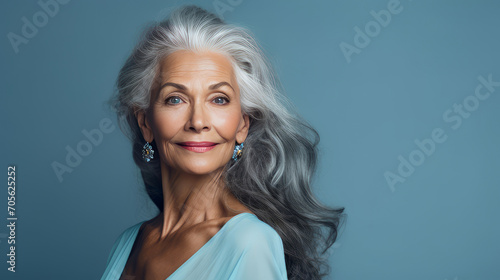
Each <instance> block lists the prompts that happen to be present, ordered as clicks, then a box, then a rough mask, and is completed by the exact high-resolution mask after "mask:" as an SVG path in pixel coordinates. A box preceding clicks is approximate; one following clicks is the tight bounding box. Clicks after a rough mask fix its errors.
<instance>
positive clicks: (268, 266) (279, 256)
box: [101, 213, 287, 280]
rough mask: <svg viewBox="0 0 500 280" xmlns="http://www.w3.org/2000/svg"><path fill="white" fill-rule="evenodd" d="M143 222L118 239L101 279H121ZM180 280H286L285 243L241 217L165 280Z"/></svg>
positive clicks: (259, 224) (251, 218) (268, 228)
mask: <svg viewBox="0 0 500 280" xmlns="http://www.w3.org/2000/svg"><path fill="white" fill-rule="evenodd" d="M142 223H144V221H143V222H140V223H137V224H135V225H133V226H131V227H129V228H127V229H126V230H125V231H124V232H122V234H120V236H119V237H118V238H117V239H116V241H115V243H114V245H113V247H112V249H111V252H110V254H109V257H108V260H107V264H106V270H105V271H104V274H103V276H102V278H101V280H118V279H120V276H121V274H122V272H123V269H124V268H125V264H126V262H127V260H128V257H129V255H130V251H131V250H132V246H133V245H134V242H135V239H136V237H137V234H138V232H139V228H140V227H141V225H142ZM124 276H125V275H124ZM124 278H125V279H137V277H135V278H134V277H133V276H129V278H127V277H124ZM181 279H182V280H191V279H192V280H195V279H196V280H199V279H207V280H212V279H213V280H225V279H228V280H250V279H260V280H283V279H287V272H286V265H285V253H284V251H283V242H282V240H281V237H280V236H279V235H278V233H277V232H276V231H275V230H274V229H273V228H272V227H271V226H269V225H268V224H266V223H265V222H263V221H261V220H260V219H259V218H258V217H257V216H255V215H254V214H252V213H241V214H238V215H236V216H234V217H232V218H231V219H230V220H229V221H227V222H226V223H225V224H224V225H223V226H222V228H221V229H220V230H219V231H218V232H217V233H216V234H215V235H214V236H213V237H212V238H210V240H208V242H207V243H205V244H204V245H203V246H202V247H201V248H200V249H199V250H198V251H196V253H194V255H192V256H191V257H190V258H189V259H188V260H187V261H186V262H185V263H183V264H182V265H181V266H180V267H179V268H178V269H177V270H176V271H174V273H172V274H171V275H170V276H169V277H168V278H167V279H166V280H181Z"/></svg>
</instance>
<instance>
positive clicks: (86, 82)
mask: <svg viewBox="0 0 500 280" xmlns="http://www.w3.org/2000/svg"><path fill="white" fill-rule="evenodd" d="M47 1H48V0H42V1H41V2H40V3H42V4H43V3H46V2H47ZM49 2H50V1H49ZM61 2H63V1H61ZM66 2H68V3H65V4H63V3H61V4H58V9H55V8H54V6H53V7H52V10H51V11H52V12H50V13H49V12H46V11H45V10H44V9H43V7H42V6H43V5H41V4H40V3H37V1H23V2H18V1H4V3H2V5H1V6H2V9H1V18H2V24H1V26H0V30H1V32H0V34H1V35H2V36H3V39H2V40H1V43H0V46H1V52H0V55H1V61H2V63H1V64H0V69H1V83H0V87H1V97H0V106H1V107H0V112H1V125H2V137H1V140H0V141H1V142H0V144H1V146H2V149H1V163H2V165H1V167H2V168H3V169H4V171H2V172H1V174H2V176H1V182H2V184H1V185H2V186H4V187H3V189H4V190H3V191H2V192H1V193H2V196H1V197H0V217H2V221H3V222H2V224H5V225H7V224H8V221H7V215H8V213H7V199H8V198H7V196H8V194H7V167H8V166H9V165H15V166H16V205H15V208H16V213H15V215H16V217H17V218H18V220H17V221H16V223H17V224H16V236H15V237H16V272H15V273H11V272H8V271H7V267H8V265H7V263H6V261H7V254H8V253H9V250H8V247H9V246H10V245H8V244H7V240H8V238H7V237H8V235H9V234H10V232H9V231H8V229H7V227H6V226H5V225H4V226H1V227H0V261H1V263H2V266H1V271H0V278H1V279H98V278H99V277H100V276H101V275H102V273H103V271H104V268H105V262H106V259H107V257H108V254H109V251H110V249H111V246H112V244H113V242H114V240H115V239H116V237H117V236H118V234H119V233H121V232H122V231H123V230H124V229H125V228H127V227H129V226H131V225H133V224H135V223H136V222H139V221H142V220H145V219H149V218H151V217H152V215H153V213H154V207H153V206H152V204H151V203H150V202H149V201H148V198H147V196H146V195H145V194H144V192H143V190H142V187H141V179H140V174H139V172H138V170H137V169H136V167H135V165H134V163H133V161H132V158H131V146H130V144H129V142H128V140H127V139H126V138H125V136H124V135H123V134H122V133H121V131H120V130H119V128H118V127H117V124H116V119H115V117H114V115H113V114H112V112H110V111H109V110H107V109H106V107H105V106H104V102H105V101H106V100H107V99H108V98H109V96H110V94H111V92H112V90H113V85H114V82H115V78H116V77H117V74H118V71H119V69H120V67H121V65H122V64H123V63H124V61H125V59H126V57H127V55H128V54H129V53H130V51H131V49H132V47H133V46H134V44H135V42H136V40H137V39H138V36H139V34H140V32H141V31H142V29H143V28H144V26H145V25H146V24H147V23H149V22H151V21H155V20H161V19H163V18H164V17H165V16H167V15H168V14H169V12H170V11H171V10H172V9H173V8H176V7H178V6H179V5H182V4H189V3H193V4H198V5H200V6H202V7H204V8H206V9H208V10H210V11H212V12H217V8H216V7H224V5H226V6H225V7H226V10H220V9H219V11H218V13H219V14H220V15H222V16H223V17H224V19H225V20H227V21H228V22H230V23H234V24H238V25H241V26H245V27H247V28H249V29H250V30H251V31H252V32H253V33H254V34H255V36H256V38H257V40H258V41H259V42H260V44H261V45H262V47H263V48H264V50H265V52H266V53H267V54H268V56H269V57H270V59H271V62H272V63H273V64H274V66H275V69H276V71H277V73H278V76H279V77H280V79H281V82H282V84H283V86H284V88H285V90H286V94H287V95H288V96H289V97H290V99H291V100H292V102H293V103H294V104H295V106H296V107H297V109H298V111H299V112H300V113H301V114H302V115H303V116H304V117H305V119H306V120H308V121H309V122H310V123H311V124H312V125H313V126H314V127H316V128H317V130H318V131H319V133H320V136H321V143H320V151H321V155H320V160H321V162H320V165H319V170H318V173H317V177H316V179H315V181H314V183H315V184H314V188H315V189H314V190H315V192H316V194H317V195H318V197H319V198H320V200H321V201H323V202H324V203H326V204H328V205H330V206H345V207H346V213H347V214H348V218H347V222H346V224H345V226H344V228H343V229H342V231H341V234H340V236H339V239H338V244H336V245H335V246H334V248H333V249H332V250H331V254H330V257H329V260H330V264H331V265H332V273H331V276H330V278H329V279H341V280H359V279H374V280H379V279H380V280H386V279H406V280H417V279H418V280H421V279H426V280H445V279H448V280H469V279H470V280H472V279H474V280H497V279H500V268H499V267H500V263H499V262H500V239H499V238H498V237H499V236H500V226H499V224H498V221H499V219H498V214H499V213H500V203H499V202H500V190H499V187H500V179H499V176H498V172H499V168H500V149H499V143H500V133H499V121H500V110H499V109H500V96H499V95H500V86H499V85H500V83H499V82H500V68H499V62H500V54H499V50H500V34H499V27H500V17H499V12H500V4H499V3H498V2H497V1H472V0H471V1H451V0H447V1H410V0H401V1H400V2H397V1H395V0H377V1H345V0H342V1H340V0H339V1H329V2H326V1H249V0H220V1H219V0H217V1H76V0H73V1H66ZM389 16H390V18H389ZM31 24H33V26H31V29H30V26H29V25H31ZM33 27H34V28H33ZM108 119H109V120H108ZM96 130H100V131H101V132H100V133H101V134H102V137H97V136H94V137H95V139H96V141H94V143H91V142H90V141H88V140H87V139H88V138H87V136H86V135H85V134H92V133H93V135H98V134H99V133H97V132H96ZM89 143H90V144H91V145H89ZM71 151H76V152H78V151H80V152H81V153H83V154H84V156H82V157H81V158H80V159H79V160H78V159H77V158H75V157H73V158H72V157H69V163H68V162H66V161H67V159H66V157H67V155H68V154H71V153H72V152H71ZM58 164H60V165H58ZM54 165H58V166H59V167H61V166H62V165H65V166H66V168H67V169H65V170H66V172H65V173H63V174H62V175H59V176H58V175H57V173H56V172H55V171H54ZM70 171H71V172H70Z"/></svg>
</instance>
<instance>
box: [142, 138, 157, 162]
mask: <svg viewBox="0 0 500 280" xmlns="http://www.w3.org/2000/svg"><path fill="white" fill-rule="evenodd" d="M154 153H155V151H154V150H153V147H151V144H149V142H146V144H144V147H142V159H144V160H145V161H146V162H149V161H150V160H152V159H153V154H154Z"/></svg>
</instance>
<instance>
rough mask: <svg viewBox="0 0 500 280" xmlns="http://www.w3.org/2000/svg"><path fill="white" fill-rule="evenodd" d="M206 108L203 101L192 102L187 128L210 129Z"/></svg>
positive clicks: (195, 129)
mask: <svg viewBox="0 0 500 280" xmlns="http://www.w3.org/2000/svg"><path fill="white" fill-rule="evenodd" d="M206 113H207V112H206V108H204V105H203V104H202V102H198V101H194V102H193V103H192V104H191V107H190V112H189V115H188V120H187V122H186V130H194V131H195V132H201V131H203V130H204V129H205V130H207V129H210V125H209V123H208V116H207V115H206Z"/></svg>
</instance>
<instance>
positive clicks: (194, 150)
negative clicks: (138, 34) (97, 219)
mask: <svg viewBox="0 0 500 280" xmlns="http://www.w3.org/2000/svg"><path fill="white" fill-rule="evenodd" d="M271 69H272V68H271V67H270V65H268V62H267V60H266V59H265V56H264V55H263V53H262V51H261V50H260V48H259V47H258V44H257V43H256V42H255V40H254V39H253V38H252V36H251V35H250V33H249V32H248V31H246V30H245V29H243V28H240V27H236V26H233V25H229V24H226V23H224V22H223V21H222V20H221V19H220V18H218V17H217V16H215V15H214V14H212V13H209V12H207V11H205V10H203V9H201V8H199V7H196V6H184V7H181V8H179V9H177V10H175V11H174V12H173V13H172V14H171V15H170V17H169V19H168V20H166V21H163V22H160V23H158V24H154V25H153V26H152V27H150V28H148V29H147V31H146V32H145V33H144V36H142V39H141V40H140V42H139V43H138V44H137V46H136V47H135V49H134V50H133V52H132V54H131V55H130V57H129V58H128V60H127V61H126V63H125V65H124V66H123V68H122V69H121V71H120V75H119V77H118V81H117V93H116V95H115V96H114V97H113V98H112V99H111V103H112V106H113V108H115V110H116V112H117V114H118V117H119V120H120V121H121V128H122V129H123V130H124V132H125V133H126V134H127V135H128V136H129V137H130V139H131V140H132V142H133V157H134V161H135V162H136V164H137V165H138V167H139V168H140V170H141V174H142V178H143V181H144V184H145V187H146V190H147V193H148V195H149V197H150V198H151V200H152V201H153V202H154V204H155V205H156V206H157V207H158V210H159V214H158V215H157V216H156V217H154V218H153V219H151V220H148V221H143V222H140V223H137V224H136V225H134V226H131V227H130V228H128V229H126V230H125V231H124V232H123V233H122V234H121V235H120V236H119V237H118V239H117V240H116V242H115V244H114V246H113V248H112V249H111V253H110V255H109V258H108V261H107V267H106V270H105V272H104V275H103V277H102V279H146V280H150V279H155V280H157V279H168V280H178V279H218V280H221V279H264V280H265V279H320V278H321V277H322V276H324V275H325V274H322V273H321V269H320V266H321V265H326V266H327V268H328V265H327V264H326V260H325V259H324V258H322V257H321V255H322V254H324V253H325V252H326V251H327V249H328V248H329V247H331V246H332V245H333V243H334V242H335V239H336V237H337V231H338V227H339V225H340V221H341V218H342V216H343V214H342V212H343V208H340V209H334V208H329V207H326V206H324V205H322V204H321V203H320V202H319V201H318V200H317V199H315V198H314V196H313V194H312V192H311V186H310V182H311V179H312V176H313V174H314V171H315V167H316V161H317V144H318V142H319V136H318V134H317V132H316V131H315V130H314V129H313V128H312V127H311V126H310V125H308V124H307V123H306V122H305V121H304V120H302V119H301V118H300V117H298V115H297V114H296V113H294V114H292V113H291V112H292V109H291V108H287V107H286V105H288V106H289V107H291V106H290V105H291V104H290V103H289V102H288V101H287V99H286V98H285V97H284V96H283V95H281V94H280V92H279V91H278V86H277V84H278V83H277V79H275V76H274V75H273V72H272V70H271ZM321 227H326V228H327V233H328V234H327V236H325V238H323V237H324V236H323V235H322V231H321V230H322V228H321Z"/></svg>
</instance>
